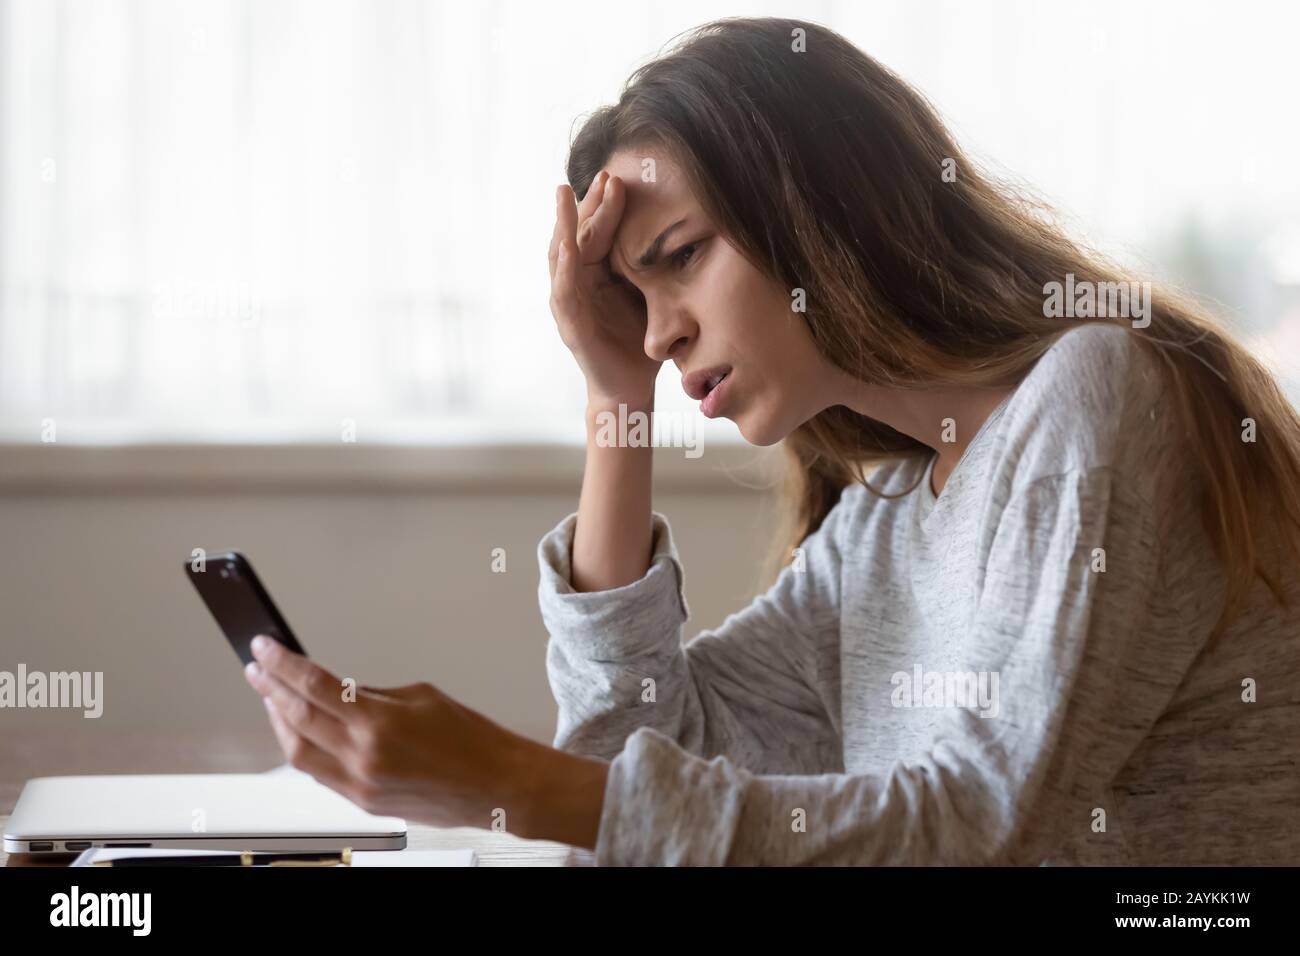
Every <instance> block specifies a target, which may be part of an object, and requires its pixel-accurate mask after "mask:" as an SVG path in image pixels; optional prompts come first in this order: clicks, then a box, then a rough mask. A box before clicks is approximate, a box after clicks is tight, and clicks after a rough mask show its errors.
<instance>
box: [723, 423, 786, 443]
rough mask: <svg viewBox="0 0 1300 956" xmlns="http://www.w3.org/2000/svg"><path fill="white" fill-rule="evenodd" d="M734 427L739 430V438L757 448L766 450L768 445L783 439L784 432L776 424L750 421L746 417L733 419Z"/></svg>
mask: <svg viewBox="0 0 1300 956" xmlns="http://www.w3.org/2000/svg"><path fill="white" fill-rule="evenodd" d="M732 421H733V422H735V423H736V427H737V428H738V429H740V436H741V437H742V438H744V439H745V441H747V442H749V444H751V445H754V446H756V447H758V448H767V447H768V446H769V445H775V444H776V443H777V442H779V441H780V440H781V439H783V438H785V436H786V432H785V430H784V429H782V428H780V427H779V426H778V424H777V423H776V422H771V421H757V422H755V421H752V420H751V419H749V418H748V417H746V416H741V417H739V418H733V419H732Z"/></svg>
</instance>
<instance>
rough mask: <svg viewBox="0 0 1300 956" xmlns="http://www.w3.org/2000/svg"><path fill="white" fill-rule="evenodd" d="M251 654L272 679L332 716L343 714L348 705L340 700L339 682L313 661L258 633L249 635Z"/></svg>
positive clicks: (340, 685) (341, 698)
mask: <svg viewBox="0 0 1300 956" xmlns="http://www.w3.org/2000/svg"><path fill="white" fill-rule="evenodd" d="M252 650H253V657H255V658H256V659H257V662H258V663H259V664H261V665H262V667H263V668H264V669H265V670H266V671H267V673H269V674H270V675H271V676H272V677H274V678H275V679H277V680H279V681H281V682H283V683H284V684H285V685H286V686H288V687H290V688H292V689H293V690H294V691H296V692H297V693H298V694H299V696H301V697H304V698H306V699H307V700H309V701H310V702H311V703H312V704H314V705H315V706H317V707H319V708H320V709H321V710H323V711H325V712H326V713H329V714H333V715H334V716H336V717H342V716H344V715H345V714H346V713H347V711H346V708H347V707H348V706H349V705H348V703H347V702H346V701H344V700H343V694H342V692H341V688H342V686H343V682H342V681H340V680H339V679H338V678H337V677H335V676H334V675H333V674H331V673H330V672H329V671H327V670H326V669H325V668H323V667H321V666H320V665H319V664H317V663H316V662H315V661H311V660H308V659H307V658H305V657H303V656H302V655H301V654H295V653H294V652H293V651H291V650H289V649H288V648H287V647H285V646H283V645H282V644H280V643H279V642H278V641H273V640H271V639H270V638H269V637H265V636H262V635H259V636H258V637H255V638H253V644H252Z"/></svg>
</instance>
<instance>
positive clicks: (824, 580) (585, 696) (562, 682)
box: [538, 492, 848, 773]
mask: <svg viewBox="0 0 1300 956" xmlns="http://www.w3.org/2000/svg"><path fill="white" fill-rule="evenodd" d="M846 494H848V492H846ZM842 505H843V502H841V505H838V506H837V507H836V508H835V509H832V511H831V513H830V515H828V516H827V518H826V520H825V521H824V522H823V523H822V527H821V528H819V529H818V531H817V532H816V533H814V534H812V535H810V536H809V537H808V538H807V539H806V540H805V541H804V543H803V552H804V553H803V555H802V560H801V561H799V562H797V563H796V564H794V565H791V566H788V567H786V568H785V569H784V570H783V571H782V572H781V574H780V576H779V577H778V579H777V581H776V582H775V583H774V584H773V585H772V587H771V588H770V589H769V590H768V591H767V592H766V593H765V594H762V595H760V596H759V597H758V598H757V599H755V600H754V601H753V603H751V604H750V605H749V606H748V607H746V608H744V609H743V610H741V611H739V612H737V613H734V614H732V615H730V616H729V617H728V618H727V619H726V620H725V621H723V623H722V624H721V625H720V626H719V627H717V628H716V629H713V630H706V631H703V632H701V633H700V634H699V635H698V636H697V637H696V638H695V640H693V641H691V642H690V643H689V644H687V645H685V646H683V644H682V629H683V625H684V624H685V622H686V620H687V618H688V616H689V609H688V607H687V604H686V598H685V594H684V591H683V571H682V565H681V561H680V559H679V558H678V554H677V549H676V546H675V545H674V543H673V538H672V532H671V530H670V528H669V525H668V522H667V520H666V519H665V518H664V517H663V515H661V514H659V513H657V512H656V513H654V514H653V516H652V520H653V524H654V531H653V553H652V557H651V560H650V566H649V569H648V570H647V571H646V573H645V575H644V576H643V577H642V578H640V579H639V580H637V581H634V582H632V583H630V584H627V585H624V586H622V587H618V588H613V589H610V590H607V591H597V592H587V593H582V592H577V591H575V590H574V589H573V587H572V585H571V584H570V567H569V560H570V554H571V549H572V544H573V531H574V526H575V524H576V521H577V516H576V515H575V514H571V515H569V516H568V517H567V518H565V519H564V520H563V521H562V522H560V524H559V525H558V526H557V527H556V528H555V529H553V530H552V531H551V532H549V533H548V534H547V535H546V536H545V537H544V538H543V539H542V541H541V543H540V544H539V546H538V561H539V565H540V568H541V581H540V584H539V600H540V605H541V612H542V618H543V621H544V622H545V625H546V628H547V630H548V631H549V633H550V642H549V644H548V647H547V655H546V663H547V675H548V678H549V680H550V684H551V688H552V691H553V693H554V696H555V700H556V702H557V703H558V705H559V722H558V726H557V730H556V736H555V746H556V747H559V748H561V749H564V750H569V751H572V752H576V753H583V754H587V755H590V756H599V757H603V758H605V759H611V758H613V757H614V755H616V754H618V753H619V752H620V751H621V750H622V749H623V746H624V744H625V743H626V741H627V738H628V736H629V735H630V734H632V733H633V732H634V731H636V730H639V729H641V728H648V729H652V730H654V731H655V732H656V733H657V734H659V735H660V736H661V738H662V739H664V740H669V741H673V742H674V743H675V744H677V745H678V746H680V747H681V748H683V749H684V751H685V752H689V753H691V754H696V755H699V756H701V757H714V756H725V757H726V758H727V759H728V760H729V761H731V762H732V763H733V764H734V765H736V766H739V767H744V768H746V769H748V770H751V771H754V772H765V773H820V772H827V771H832V770H837V769H842V768H843V756H842V748H841V743H840V736H839V730H838V724H837V721H838V700H839V696H838V695H839V616H840V609H839V594H840V587H839V583H840V553H839V544H838V542H837V541H836V538H835V533H836V529H837V527H838V526H839V524H840V521H841V516H842V513H843V507H842Z"/></svg>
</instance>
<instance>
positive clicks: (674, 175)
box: [604, 151, 695, 276]
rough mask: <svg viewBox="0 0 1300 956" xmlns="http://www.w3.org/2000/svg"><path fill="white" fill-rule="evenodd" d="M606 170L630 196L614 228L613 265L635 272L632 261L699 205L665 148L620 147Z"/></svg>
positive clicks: (622, 271) (620, 270) (623, 271)
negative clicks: (631, 148)
mask: <svg viewBox="0 0 1300 956" xmlns="http://www.w3.org/2000/svg"><path fill="white" fill-rule="evenodd" d="M604 171H605V172H607V173H609V175H611V176H617V177H618V179H619V182H620V184H621V185H622V186H623V189H624V194H625V196H626V200H625V202H624V208H623V215H622V218H621V219H620V221H619V224H618V228H617V229H616V230H615V232H614V242H613V245H612V247H611V249H610V265H612V266H613V267H614V268H615V269H617V270H618V271H619V272H620V273H622V274H623V275H625V276H626V275H628V274H629V273H635V271H636V270H635V269H632V268H631V264H632V263H635V262H636V260H637V258H638V257H639V256H640V254H641V253H642V252H643V251H644V250H645V248H646V247H647V246H648V245H649V244H650V242H651V240H653V239H654V238H655V236H657V235H658V234H659V232H660V231H662V230H663V229H664V228H665V227H666V226H668V225H669V224H671V223H673V222H675V221H676V220H678V219H681V218H683V217H684V216H685V215H687V214H688V212H689V211H690V210H692V209H694V208H695V203H694V201H693V199H692V197H691V195H690V193H689V191H687V190H684V189H683V184H684V180H683V179H682V177H680V176H679V175H678V170H677V167H676V164H674V163H673V161H672V160H671V159H670V158H668V157H667V156H666V155H664V154H663V153H662V152H657V151H646V152H644V153H642V152H631V151H619V152H616V153H615V154H614V155H613V156H611V157H610V160H609V162H608V163H606V164H605V166H604Z"/></svg>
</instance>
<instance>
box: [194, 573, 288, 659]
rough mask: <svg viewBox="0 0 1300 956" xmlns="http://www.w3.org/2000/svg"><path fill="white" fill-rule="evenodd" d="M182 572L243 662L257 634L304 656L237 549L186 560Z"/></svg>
mask: <svg viewBox="0 0 1300 956" xmlns="http://www.w3.org/2000/svg"><path fill="white" fill-rule="evenodd" d="M196 565H198V567H196ZM200 568H202V570H200ZM185 573H186V575H187V576H188V577H189V579H190V583H191V584H193V585H194V587H195V588H196V589H197V590H198V592H199V596H200V597H201V598H203V603H204V604H206V605H207V606H208V610H209V611H211V612H212V616H213V617H214V618H216V620H217V626H218V627H220V628H221V631H222V633H224V634H225V635H226V640H228V641H229V642H230V646H231V647H233V648H234V649H235V653H236V654H238V655H239V659H240V661H242V662H243V663H244V664H247V663H248V662H249V661H251V660H252V659H253V649H252V643H253V638H255V637H257V635H259V634H265V635H266V636H267V637H269V638H272V639H273V640H277V641H279V642H280V643H281V644H283V645H284V646H285V647H287V648H289V650H291V651H294V652H295V653H297V654H302V655H304V656H306V654H307V652H306V651H304V650H303V649H302V645H301V644H299V643H298V639H297V638H296V637H294V636H293V631H291V630H289V625H288V623H287V622H286V621H285V619H284V616H283V615H282V614H281V613H280V611H279V609H278V608H277V607H276V606H275V602H274V601H272V600H271V595H270V594H269V593H268V592H267V590H266V588H265V587H263V586H262V582H261V581H260V580H258V577H257V575H256V574H255V573H254V572H253V566H252V565H251V564H249V563H248V559H247V558H246V557H244V556H243V555H242V554H240V553H239V552H238V551H227V552H225V553H224V554H211V555H208V556H207V557H206V559H204V560H203V561H199V560H197V559H192V560H190V561H186V562H185Z"/></svg>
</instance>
